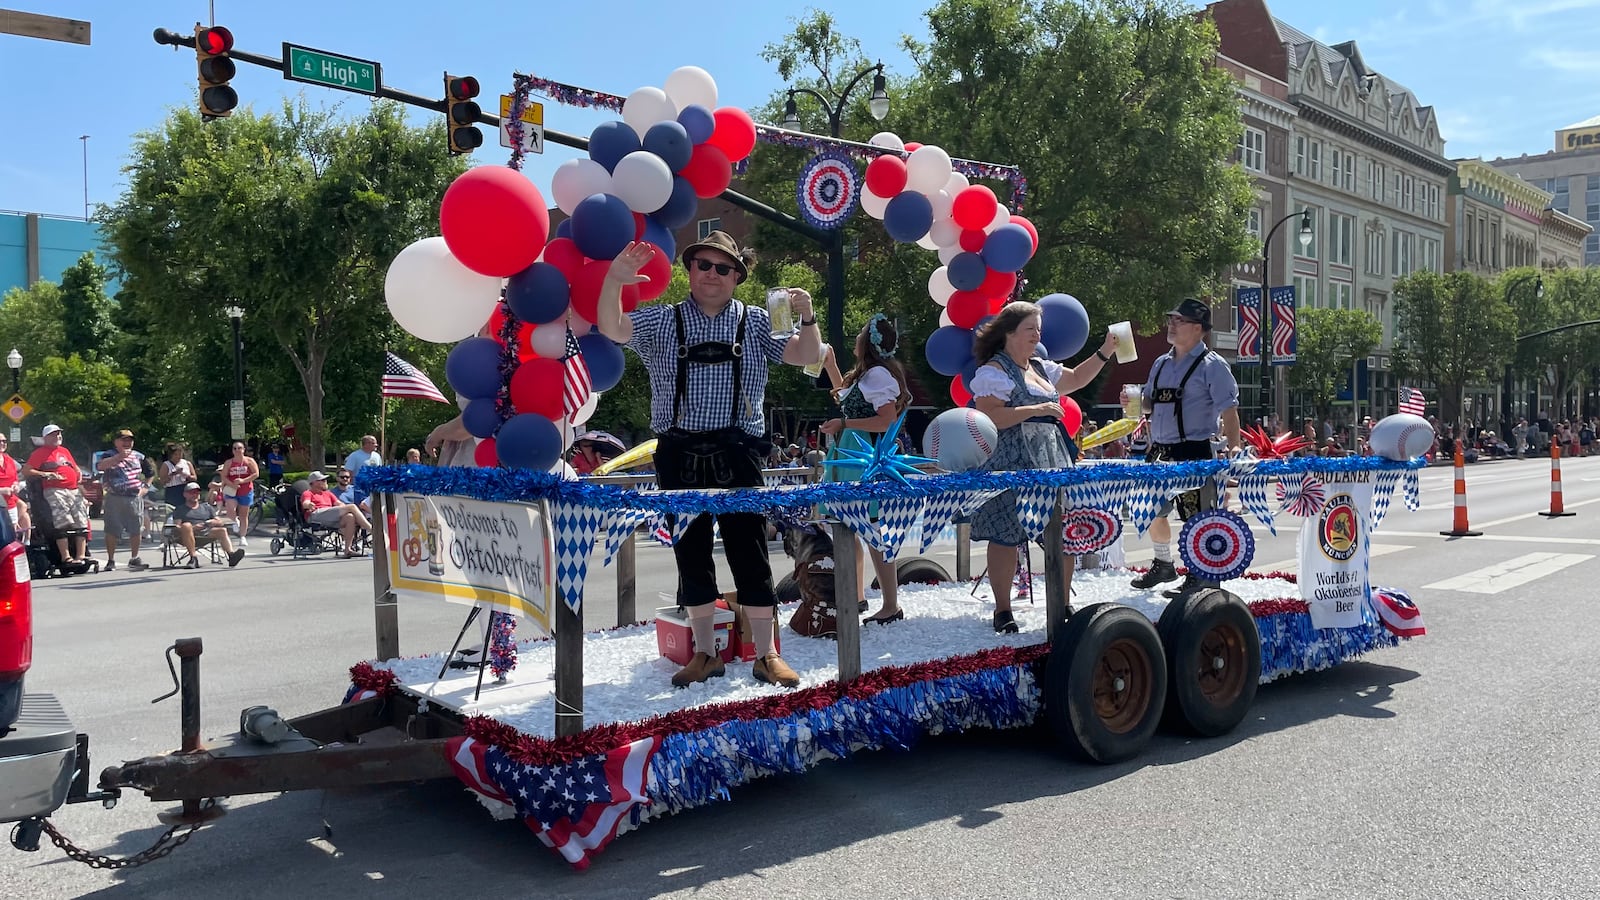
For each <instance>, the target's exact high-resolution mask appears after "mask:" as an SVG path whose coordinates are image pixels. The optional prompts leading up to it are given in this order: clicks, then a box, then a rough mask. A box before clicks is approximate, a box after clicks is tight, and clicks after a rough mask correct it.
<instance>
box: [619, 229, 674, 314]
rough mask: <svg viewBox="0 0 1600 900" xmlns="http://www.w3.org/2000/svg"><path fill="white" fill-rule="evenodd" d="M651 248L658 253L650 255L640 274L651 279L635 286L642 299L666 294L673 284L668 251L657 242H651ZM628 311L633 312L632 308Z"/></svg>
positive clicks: (652, 298) (651, 298)
mask: <svg viewBox="0 0 1600 900" xmlns="http://www.w3.org/2000/svg"><path fill="white" fill-rule="evenodd" d="M650 248H651V249H652V250H654V251H656V255H655V256H652V257H650V259H649V261H648V262H646V263H645V264H644V267H643V268H641V269H639V274H640V275H643V276H645V277H646V278H649V279H650V280H649V281H647V282H645V283H644V284H640V285H636V286H635V287H634V290H635V291H637V292H638V295H639V298H640V299H641V300H654V299H656V298H657V297H659V296H661V295H662V294H665V293H666V292H667V288H668V286H670V285H671V284H672V260H671V258H669V257H668V256H667V252H666V251H665V250H663V249H661V248H660V247H658V246H656V245H655V244H651V245H650ZM628 311H629V312H632V310H628Z"/></svg>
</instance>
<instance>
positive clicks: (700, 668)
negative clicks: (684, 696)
mask: <svg viewBox="0 0 1600 900" xmlns="http://www.w3.org/2000/svg"><path fill="white" fill-rule="evenodd" d="M726 671H727V667H726V666H724V665H723V664H722V657H720V656H712V655H711V654H709V653H696V654H695V655H694V658H692V659H690V660H689V664H688V665H687V666H684V667H683V668H681V669H679V670H678V674H676V675H674V676H672V686H673V687H688V686H689V685H691V684H698V683H700V682H702V681H705V680H706V679H708V678H721V677H722V674H723V673H724V672H726Z"/></svg>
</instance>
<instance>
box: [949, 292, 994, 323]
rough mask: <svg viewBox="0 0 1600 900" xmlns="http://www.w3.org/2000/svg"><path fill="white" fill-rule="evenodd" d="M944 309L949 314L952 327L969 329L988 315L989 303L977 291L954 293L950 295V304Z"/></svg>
mask: <svg viewBox="0 0 1600 900" xmlns="http://www.w3.org/2000/svg"><path fill="white" fill-rule="evenodd" d="M944 309H945V312H947V313H949V314H950V323H951V324H952V325H956V326H958V327H960V328H971V327H973V326H974V325H977V324H978V320H979V319H981V318H983V317H984V316H986V315H988V314H989V301H988V299H987V298H985V297H984V296H983V295H982V294H980V293H978V292H977V291H956V292H955V293H954V294H951V295H950V302H949V303H947V304H945V307H944Z"/></svg>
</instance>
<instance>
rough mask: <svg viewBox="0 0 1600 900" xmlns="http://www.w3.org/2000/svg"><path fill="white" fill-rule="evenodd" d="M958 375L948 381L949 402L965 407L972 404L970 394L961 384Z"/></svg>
mask: <svg viewBox="0 0 1600 900" xmlns="http://www.w3.org/2000/svg"><path fill="white" fill-rule="evenodd" d="M962 381H963V379H962V377H961V376H960V375H957V376H956V377H954V378H952V379H950V400H951V401H952V402H953V403H955V405H957V406H966V405H967V404H968V403H971V402H972V392H971V391H969V390H967V386H966V385H965V384H963V383H962Z"/></svg>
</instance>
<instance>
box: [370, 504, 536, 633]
mask: <svg viewBox="0 0 1600 900" xmlns="http://www.w3.org/2000/svg"><path fill="white" fill-rule="evenodd" d="M395 499H396V505H395V509H396V517H395V523H394V530H393V532H392V535H391V536H392V538H393V540H392V542H391V543H392V546H391V547H390V548H389V579H390V583H391V584H392V585H393V587H394V590H395V592H396V593H404V594H414V595H417V596H425V597H431V598H436V599H437V598H443V599H445V600H448V601H450V602H453V603H467V604H472V605H483V606H492V607H494V608H496V609H501V610H506V611H509V612H513V613H516V614H517V615H519V616H522V617H523V618H525V619H527V620H529V621H531V622H533V623H535V624H537V625H538V626H539V627H540V628H541V629H543V630H544V631H545V632H546V633H548V632H549V630H550V603H551V597H552V596H553V587H552V583H551V574H552V572H553V566H552V564H551V550H550V540H549V530H548V529H547V527H546V521H547V520H546V517H545V514H544V508H543V505H542V504H525V503H486V502H483V501H479V500H463V499H459V498H456V497H424V496H417V495H414V494H402V495H400V496H398V497H396V498H395Z"/></svg>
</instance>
